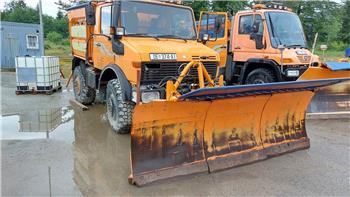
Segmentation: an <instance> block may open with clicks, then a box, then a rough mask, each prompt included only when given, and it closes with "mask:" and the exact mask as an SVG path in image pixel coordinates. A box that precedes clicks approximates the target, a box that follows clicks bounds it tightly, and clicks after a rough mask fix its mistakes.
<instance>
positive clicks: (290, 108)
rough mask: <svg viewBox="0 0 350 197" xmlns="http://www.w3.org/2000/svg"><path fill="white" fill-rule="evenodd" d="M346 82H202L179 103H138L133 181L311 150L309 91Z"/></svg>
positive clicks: (132, 151) (133, 149)
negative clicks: (212, 85) (204, 84)
mask: <svg viewBox="0 0 350 197" xmlns="http://www.w3.org/2000/svg"><path fill="white" fill-rule="evenodd" d="M343 80H344V79H336V80H335V79H334V80H318V81H301V82H286V83H275V84H261V85H247V86H226V87H215V88H203V89H199V90H195V91H193V92H190V93H188V94H185V95H182V96H181V97H180V98H179V100H178V101H155V102H151V103H148V104H142V105H138V106H137V107H136V108H135V111H134V117H133V128H132V131H131V175H130V181H131V182H132V183H134V184H136V185H139V186H141V185H145V184H148V183H151V182H154V181H159V180H162V179H167V178H172V177H178V176H184V175H189V174H196V173H208V172H214V171H218V170H223V169H226V168H231V167H235V166H239V165H243V164H248V163H252V162H255V161H259V160H264V159H267V158H268V157H271V156H276V155H280V154H283V153H286V152H291V151H295V150H300V149H305V148H308V147H309V146H310V143H309V139H308V137H307V134H306V130H305V113H306V109H307V106H308V104H309V102H310V100H311V98H312V96H313V95H314V92H313V90H315V89H316V88H318V87H322V86H327V85H332V84H335V83H339V82H341V81H343Z"/></svg>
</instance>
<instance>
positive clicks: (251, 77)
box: [245, 68, 277, 84]
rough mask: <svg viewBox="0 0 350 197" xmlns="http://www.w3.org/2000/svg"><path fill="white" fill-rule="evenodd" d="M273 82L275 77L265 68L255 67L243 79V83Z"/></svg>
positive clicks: (275, 80) (275, 79)
mask: <svg viewBox="0 0 350 197" xmlns="http://www.w3.org/2000/svg"><path fill="white" fill-rule="evenodd" d="M273 82H277V77H276V75H275V74H274V73H273V72H272V71H271V70H269V69H267V68H257V69H255V70H253V71H251V72H250V73H249V74H248V76H247V78H246V80H245V84H262V83H273Z"/></svg>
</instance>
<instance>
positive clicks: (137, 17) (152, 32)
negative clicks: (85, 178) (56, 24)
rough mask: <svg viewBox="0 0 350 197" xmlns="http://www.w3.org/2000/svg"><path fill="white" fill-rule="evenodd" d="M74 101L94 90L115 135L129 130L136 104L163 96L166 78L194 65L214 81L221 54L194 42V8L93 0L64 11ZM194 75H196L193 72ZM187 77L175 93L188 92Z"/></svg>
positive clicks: (87, 98)
mask: <svg viewBox="0 0 350 197" xmlns="http://www.w3.org/2000/svg"><path fill="white" fill-rule="evenodd" d="M68 18H69V31H70V41H71V48H72V53H73V56H74V58H73V61H72V71H73V87H74V94H75V98H76V100H77V101H79V102H81V103H83V104H91V103H92V102H94V100H95V95H96V92H98V94H97V95H99V96H100V97H101V98H102V100H103V101H106V103H107V116H108V120H109V123H110V124H111V126H112V128H113V129H114V130H116V131H117V132H118V133H127V132H129V131H130V124H131V117H132V110H133V108H134V105H135V103H138V102H140V103H148V102H150V101H152V100H157V99H163V98H165V96H166V95H165V86H166V82H167V80H170V79H174V80H176V77H177V76H178V75H179V73H180V72H181V70H182V69H183V67H184V66H185V65H186V64H187V63H189V62H191V61H193V60H197V61H201V62H203V64H204V66H205V68H206V70H207V71H208V72H209V74H210V75H211V76H212V77H213V78H214V77H215V76H216V74H217V73H218V69H217V66H218V63H219V56H218V55H217V53H216V52H215V51H213V50H212V49H210V48H209V47H207V46H205V45H203V44H202V43H201V42H198V41H197V32H196V26H195V20H194V14H193V10H192V9H191V8H190V7H185V6H182V5H178V4H175V3H166V2H161V1H105V2H97V1H92V2H89V3H85V4H81V5H78V6H75V7H72V8H69V9H68ZM193 72H194V71H193ZM196 77H197V76H196V75H194V73H192V74H191V73H190V74H189V75H188V76H187V77H186V80H184V81H183V83H182V84H181V85H180V86H179V89H178V91H179V92H181V93H186V92H189V91H190V90H191V81H192V80H196Z"/></svg>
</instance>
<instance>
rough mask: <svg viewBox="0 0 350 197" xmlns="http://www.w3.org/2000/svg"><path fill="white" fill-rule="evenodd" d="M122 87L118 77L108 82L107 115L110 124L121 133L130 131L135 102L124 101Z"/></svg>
mask: <svg viewBox="0 0 350 197" xmlns="http://www.w3.org/2000/svg"><path fill="white" fill-rule="evenodd" d="M122 93H123V92H122V89H121V86H120V82H119V80H118V79H113V80H110V81H109V82H108V84H107V100H106V102H107V117H108V121H109V124H110V125H111V127H112V128H113V130H114V131H116V132H117V133H119V134H124V133H130V130H131V118H132V112H133V109H134V106H135V103H134V102H131V101H123V97H122Z"/></svg>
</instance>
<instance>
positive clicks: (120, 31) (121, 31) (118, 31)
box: [115, 27, 125, 37]
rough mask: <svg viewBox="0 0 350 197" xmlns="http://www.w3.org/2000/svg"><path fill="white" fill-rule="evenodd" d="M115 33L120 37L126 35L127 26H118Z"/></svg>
mask: <svg viewBox="0 0 350 197" xmlns="http://www.w3.org/2000/svg"><path fill="white" fill-rule="evenodd" d="M115 35H117V36H118V37H121V36H124V35H125V28H124V27H117V28H116V31H115Z"/></svg>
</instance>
